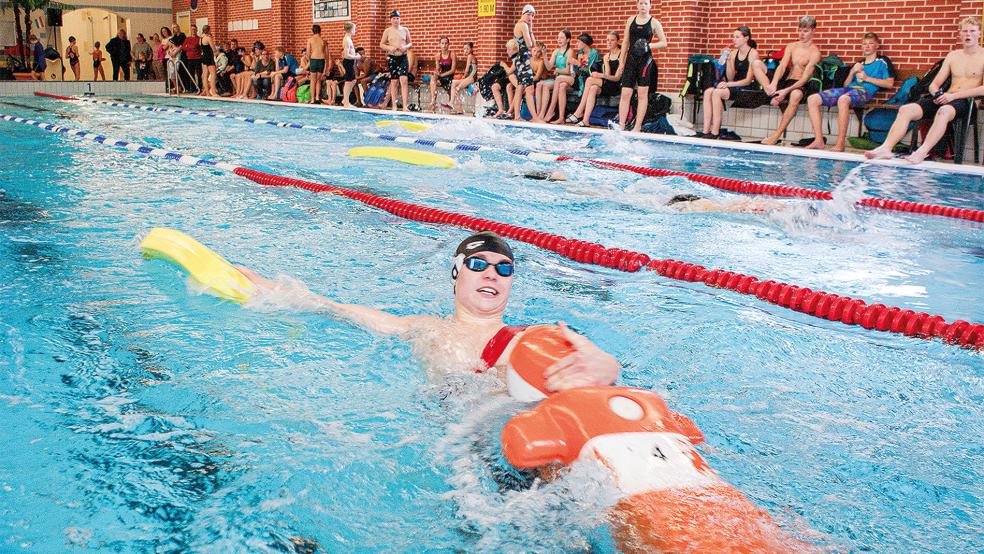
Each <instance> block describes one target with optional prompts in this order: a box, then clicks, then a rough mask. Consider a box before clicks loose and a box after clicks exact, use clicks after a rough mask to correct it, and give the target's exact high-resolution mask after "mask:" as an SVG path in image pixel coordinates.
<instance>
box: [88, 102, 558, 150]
mask: <svg viewBox="0 0 984 554" xmlns="http://www.w3.org/2000/svg"><path fill="white" fill-rule="evenodd" d="M73 100H75V101H77V102H84V103H87V104H101V105H105V106H113V107H117V108H130V109H134V110H140V111H146V112H170V113H177V114H183V115H191V116H196V117H206V118H211V119H234V120H236V121H242V122H244V123H250V124H252V125H270V126H273V127H284V128H289V129H307V130H311V131H318V132H323V133H348V132H350V131H349V130H348V129H339V128H332V127H320V126H317V125H302V124H300V123H292V122H288V121H275V120H271V119H257V118H253V117H242V116H236V115H231V114H225V113H221V112H200V111H195V110H183V109H180V108H165V107H160V106H146V105H142V104H129V103H126V102H112V101H108V100H94V99H92V98H73ZM361 134H362V135H363V136H366V137H369V138H374V139H376V140H382V141H386V142H399V143H401V144H419V145H421V146H427V147H430V148H438V149H441V150H453V151H457V152H506V153H508V154H512V155H514V156H521V157H524V158H528V159H531V160H535V161H538V162H558V161H561V160H562V159H563V156H559V155H557V154H551V153H549V152H538V151H535V150H519V149H505V148H498V147H495V146H485V145H480V144H467V143H460V142H451V141H444V140H433V139H425V138H415V137H405V136H396V135H384V134H381V133H373V132H370V131H364V132H362V133H361Z"/></svg>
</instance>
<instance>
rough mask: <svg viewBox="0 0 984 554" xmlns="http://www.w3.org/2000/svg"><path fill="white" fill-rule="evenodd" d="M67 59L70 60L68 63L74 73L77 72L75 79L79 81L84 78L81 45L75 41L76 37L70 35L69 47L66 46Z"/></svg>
mask: <svg viewBox="0 0 984 554" xmlns="http://www.w3.org/2000/svg"><path fill="white" fill-rule="evenodd" d="M65 59H66V60H68V65H69V66H70V67H71V68H72V73H74V74H75V80H76V81H78V80H79V79H81V78H82V66H81V65H80V64H79V45H78V44H77V43H76V41H75V37H68V47H66V48H65Z"/></svg>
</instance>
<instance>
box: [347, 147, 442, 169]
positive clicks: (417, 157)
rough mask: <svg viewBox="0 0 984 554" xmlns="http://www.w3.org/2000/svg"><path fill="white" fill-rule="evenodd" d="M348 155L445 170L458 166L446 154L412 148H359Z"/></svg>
mask: <svg viewBox="0 0 984 554" xmlns="http://www.w3.org/2000/svg"><path fill="white" fill-rule="evenodd" d="M348 155H349V156H352V157H354V158H385V159H387V160H396V161H398V162H403V163H408V164H414V165H427V166H431V167H442V168H445V169H448V168H452V167H454V166H456V165H458V162H456V161H454V158H450V157H448V156H445V155H444V154H435V153H433V152H424V151H423V150H413V149H412V148H396V147H395V146H358V147H356V148H353V149H351V150H349V151H348Z"/></svg>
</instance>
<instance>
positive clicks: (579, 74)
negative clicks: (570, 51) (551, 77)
mask: <svg viewBox="0 0 984 554" xmlns="http://www.w3.org/2000/svg"><path fill="white" fill-rule="evenodd" d="M593 45H594V39H593V38H592V37H591V35H589V34H588V33H581V34H580V35H578V37H577V40H575V41H574V51H575V53H576V54H577V61H576V63H574V62H571V63H570V68H571V77H572V83H571V86H572V87H573V91H574V92H575V93H576V96H575V98H577V97H580V98H581V100H583V99H584V86H585V85H584V83H585V81H587V80H588V78H589V77H590V76H591V74H592V73H593V72H597V71H598V70H599V69H602V67H601V66H602V60H601V54H599V53H598V51H597V50H595V49H594V48H592V46H593ZM568 91H569V88H568V85H567V84H566V81H561V80H560V79H559V78H558V80H557V89H556V94H557V96H558V97H559V100H558V101H557V110H558V115H557V119H555V120H553V121H551V123H555V124H557V125H562V124H563V123H564V122H565V121H567V123H573V122H572V121H570V120H569V119H568V117H567V103H568V96H569V92H568ZM578 103H580V101H578Z"/></svg>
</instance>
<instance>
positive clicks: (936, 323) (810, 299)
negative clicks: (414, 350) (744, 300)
mask: <svg viewBox="0 0 984 554" xmlns="http://www.w3.org/2000/svg"><path fill="white" fill-rule="evenodd" d="M233 173H235V174H236V175H239V176H241V177H245V178H247V179H249V180H251V181H254V182H256V183H259V184H261V185H269V186H280V187H298V188H302V189H305V190H309V191H312V192H327V193H331V194H335V195H338V196H343V197H345V198H349V199H352V200H356V201H359V202H362V203H364V204H367V205H369V206H373V207H376V208H379V209H381V210H385V211H387V212H389V213H391V214H393V215H396V216H399V217H402V218H405V219H411V220H414V221H422V222H426V223H440V224H445V225H455V226H458V227H464V228H467V229H472V230H475V231H486V230H488V231H495V232H496V233H498V234H500V235H502V236H504V237H508V238H511V239H514V240H518V241H521V242H525V243H528V244H532V245H534V246H539V247H540V248H543V249H546V250H549V251H551V252H555V253H557V254H560V255H561V256H564V257H567V258H570V259H572V260H575V261H578V262H582V263H588V264H595V265H600V266H603V267H609V268H613V269H619V270H621V271H628V272H636V271H639V270H640V269H642V268H643V267H645V268H647V269H649V270H651V271H655V272H657V273H659V274H660V275H662V276H664V277H669V278H671V279H677V280H681V281H690V282H697V281H699V282H702V283H704V284H705V285H707V286H709V287H717V288H726V289H728V290H732V291H735V292H739V293H742V294H749V295H753V296H756V297H757V298H759V299H760V300H762V301H765V302H769V303H770V304H775V305H777V306H782V307H784V308H789V309H791V310H796V311H798V312H802V313H805V314H809V315H812V316H815V317H819V318H822V319H826V320H829V321H840V322H842V323H846V324H848V325H860V326H862V327H864V328H865V329H875V330H878V331H886V332H892V333H900V334H905V335H907V336H910V337H920V338H925V339H935V338H939V339H942V340H943V341H945V342H947V343H951V344H958V345H960V346H963V347H967V348H976V349H984V325H981V324H979V323H970V322H967V321H962V320H960V321H954V322H953V323H947V321H946V320H945V319H944V318H943V317H942V316H938V315H932V314H928V313H925V312H915V311H913V310H908V309H903V308H898V307H895V306H886V305H884V304H870V305H869V304H867V303H866V302H865V301H864V300H860V299H856V298H851V297H848V296H839V295H837V294H833V293H829V292H824V291H814V290H812V289H809V288H806V287H799V286H796V285H790V284H787V283H782V282H778V281H772V280H766V281H762V280H760V279H759V278H757V277H753V276H751V275H744V274H741V273H735V272H732V271H724V270H721V269H707V268H705V267H703V266H700V265H697V264H691V263H688V262H681V261H677V260H671V259H666V260H654V259H651V258H650V257H649V256H648V255H646V254H643V253H640V252H633V251H631V250H622V249H620V248H608V247H605V246H603V245H601V244H596V243H592V242H585V241H581V240H576V239H570V238H567V237H563V236H560V235H553V234H550V233H544V232H542V231H537V230H535V229H529V228H526V227H518V226H515V225H507V224H505V223H499V222H497V221H492V220H489V219H482V218H478V217H473V216H469V215H464V214H457V213H453V212H447V211H444V210H439V209H436V208H427V207H424V206H418V205H416V204H410V203H408V202H402V201H400V200H393V199H389V198H383V197H380V196H376V195H373V194H369V193H366V192H360V191H355V190H351V189H346V188H342V187H337V186H333V185H324V184H320V183H313V182H311V181H305V180H302V179H294V178H290V177H282V176H279V175H273V174H270V173H265V172H262V171H257V170H255V169H247V168H244V167H237V168H236V169H235V170H234V171H233Z"/></svg>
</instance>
